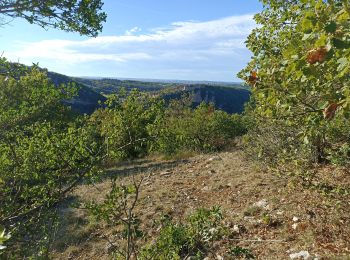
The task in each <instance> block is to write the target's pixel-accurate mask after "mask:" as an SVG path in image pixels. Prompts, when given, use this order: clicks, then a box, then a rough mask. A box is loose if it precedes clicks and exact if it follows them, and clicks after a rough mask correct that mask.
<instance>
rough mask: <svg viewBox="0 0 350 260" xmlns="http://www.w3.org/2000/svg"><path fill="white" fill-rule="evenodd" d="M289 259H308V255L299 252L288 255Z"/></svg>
mask: <svg viewBox="0 0 350 260" xmlns="http://www.w3.org/2000/svg"><path fill="white" fill-rule="evenodd" d="M289 257H290V259H298V258H302V259H309V258H310V254H309V252H308V251H300V252H299V253H294V254H290V255H289Z"/></svg>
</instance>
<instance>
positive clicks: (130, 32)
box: [125, 26, 142, 35]
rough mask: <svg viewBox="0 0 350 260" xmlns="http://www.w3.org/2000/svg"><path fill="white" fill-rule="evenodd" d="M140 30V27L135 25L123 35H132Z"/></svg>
mask: <svg viewBox="0 0 350 260" xmlns="http://www.w3.org/2000/svg"><path fill="white" fill-rule="evenodd" d="M141 31H142V29H141V28H139V27H137V26H135V27H134V28H131V29H130V30H127V31H126V32H125V35H133V34H134V33H137V32H141Z"/></svg>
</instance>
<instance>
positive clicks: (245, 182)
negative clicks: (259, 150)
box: [53, 151, 350, 259]
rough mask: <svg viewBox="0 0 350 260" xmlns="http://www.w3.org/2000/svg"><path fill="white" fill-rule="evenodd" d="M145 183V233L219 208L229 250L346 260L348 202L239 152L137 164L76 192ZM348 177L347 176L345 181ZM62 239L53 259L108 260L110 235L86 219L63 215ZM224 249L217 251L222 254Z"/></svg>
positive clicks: (141, 207)
mask: <svg viewBox="0 0 350 260" xmlns="http://www.w3.org/2000/svg"><path fill="white" fill-rule="evenodd" d="M132 174H134V175H139V174H142V175H144V176H147V177H146V178H145V180H144V182H143V185H142V188H141V198H140V201H139V204H138V208H137V214H138V216H140V217H141V219H142V221H143V226H142V228H143V230H146V231H147V232H148V233H149V234H150V235H152V234H156V233H157V231H156V228H155V227H154V225H153V224H154V220H156V219H159V218H160V217H161V215H162V214H169V215H172V216H173V217H174V218H175V219H183V218H184V217H186V216H187V215H188V214H190V213H192V212H193V211H194V209H195V208H199V207H207V208H208V207H211V206H216V205H218V206H221V208H222V209H223V211H224V214H225V216H226V221H227V223H228V226H230V227H232V232H235V235H234V236H233V239H232V240H231V241H229V243H230V244H232V245H238V246H241V247H244V248H249V249H250V251H251V252H252V253H253V254H254V255H255V257H256V259H291V258H290V255H291V254H293V253H298V252H300V251H307V252H308V253H309V254H310V258H308V259H350V213H349V212H350V210H349V208H350V204H349V200H345V199H344V200H343V201H339V202H338V203H339V204H338V205H337V206H335V205H334V200H333V199H330V198H328V197H326V196H324V195H321V194H320V193H319V192H317V191H313V190H310V189H306V190H305V189H303V188H302V187H300V186H299V185H298V183H296V182H295V181H294V182H293V181H291V180H288V179H287V178H283V177H280V176H275V175H273V174H268V173H265V172H262V171H260V170H259V169H258V167H256V166H255V165H254V164H253V163H252V162H250V161H248V160H246V159H245V158H244V156H243V155H242V153H241V152H240V151H233V152H224V153H219V154H210V155H199V156H196V157H193V158H190V159H187V160H182V161H177V162H174V161H149V160H148V161H147V160H143V161H138V162H133V164H129V165H122V166H120V167H118V168H116V169H111V170H109V171H108V172H107V174H106V176H107V177H106V178H105V180H104V181H103V182H101V183H99V184H96V185H94V186H91V185H89V186H88V185H82V186H80V187H79V188H78V189H77V190H76V192H75V195H76V196H78V197H79V198H80V199H82V200H86V201H89V200H91V199H95V200H96V199H97V200H100V199H103V196H104V195H105V194H106V192H108V190H109V187H110V178H109V177H111V176H122V175H125V176H123V177H120V181H121V182H124V183H128V182H129V181H130V180H131V177H130V175H132ZM349 178H350V177H349ZM64 212H65V213H64V216H65V223H64V226H65V228H64V232H61V233H62V234H61V236H60V238H59V239H58V242H57V243H56V244H55V249H56V251H55V253H54V254H53V257H54V258H56V259H108V254H107V251H108V250H107V249H106V247H107V248H108V243H107V241H106V240H105V239H104V238H103V236H111V234H112V231H111V230H108V229H106V230H104V229H103V228H102V229H97V230H96V228H93V227H91V226H90V225H89V224H88V221H87V220H86V212H85V211H84V210H78V209H66V210H65V211H64ZM226 246H228V245H227V242H226V244H222V245H220V246H218V253H219V254H222V255H223V254H224V253H225V250H226V248H225V247H226Z"/></svg>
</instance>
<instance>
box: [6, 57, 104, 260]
mask: <svg viewBox="0 0 350 260" xmlns="http://www.w3.org/2000/svg"><path fill="white" fill-rule="evenodd" d="M2 65H3V67H2V70H4V71H7V72H8V74H7V75H6V76H0V97H1V102H0V190H1V195H0V205H1V207H0V225H1V226H4V227H5V228H6V230H8V231H9V232H10V233H11V235H12V236H11V239H10V240H9V241H8V242H7V245H8V248H9V250H8V252H11V254H13V256H12V257H14V256H19V255H22V254H23V255H25V256H30V255H34V256H35V255H36V256H38V255H39V254H41V255H45V252H47V251H46V249H47V245H48V243H49V241H50V238H51V235H52V234H53V232H52V230H53V229H54V227H55V225H54V222H55V221H54V220H55V218H56V217H55V216H56V213H57V212H56V210H55V209H57V206H58V205H59V203H60V202H61V201H62V200H63V199H64V198H65V197H66V195H67V194H68V193H69V192H70V191H71V190H72V189H73V188H74V187H75V186H76V185H77V184H78V183H79V182H80V181H82V180H84V179H85V178H87V177H88V176H89V177H91V176H94V175H95V173H96V172H97V168H96V165H98V162H99V146H100V145H99V143H98V141H97V140H96V139H95V136H94V134H95V132H94V129H92V128H91V127H89V126H87V125H86V118H84V117H77V116H76V115H74V114H73V113H72V112H71V111H70V109H69V108H68V107H66V106H64V105H63V104H62V100H63V99H67V98H71V97H72V96H73V95H74V94H75V93H76V90H75V89H74V87H72V86H67V87H65V86H61V87H55V86H54V85H53V84H52V83H51V82H50V81H49V79H48V78H47V76H46V74H45V73H43V72H41V71H40V70H38V69H37V68H35V67H34V68H32V69H24V68H22V69H23V70H22V69H21V70H20V71H19V70H18V69H16V68H15V67H14V65H13V64H12V65H11V64H8V63H7V62H6V61H4V60H2ZM6 252H7V250H5V253H6ZM8 257H9V258H11V257H10V255H8Z"/></svg>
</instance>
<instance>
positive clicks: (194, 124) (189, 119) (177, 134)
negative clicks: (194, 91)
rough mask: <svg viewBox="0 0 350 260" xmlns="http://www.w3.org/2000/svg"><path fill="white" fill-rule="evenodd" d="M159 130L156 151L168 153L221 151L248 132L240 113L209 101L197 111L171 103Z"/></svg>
mask: <svg viewBox="0 0 350 260" xmlns="http://www.w3.org/2000/svg"><path fill="white" fill-rule="evenodd" d="M155 130H156V132H157V133H156V135H157V136H158V138H157V140H156V144H155V147H156V150H158V151H160V152H162V153H164V154H168V155H169V154H175V153H178V152H181V151H183V150H185V151H195V152H212V151H219V150H222V149H224V148H225V147H227V145H228V144H232V142H230V141H232V140H233V139H234V138H235V137H237V136H241V135H243V134H244V133H245V131H246V130H245V127H244V124H243V120H242V117H241V116H240V115H229V114H227V113H226V112H224V111H220V110H215V108H214V106H213V105H211V104H205V103H202V104H200V105H199V106H198V107H197V108H195V109H193V110H192V109H191V108H188V107H180V108H179V107H174V106H170V107H169V108H168V109H167V110H166V112H165V119H164V120H163V121H160V125H157V126H156V129H155Z"/></svg>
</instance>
